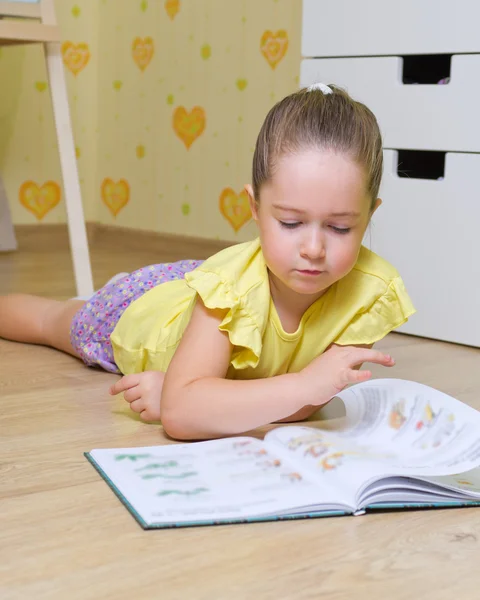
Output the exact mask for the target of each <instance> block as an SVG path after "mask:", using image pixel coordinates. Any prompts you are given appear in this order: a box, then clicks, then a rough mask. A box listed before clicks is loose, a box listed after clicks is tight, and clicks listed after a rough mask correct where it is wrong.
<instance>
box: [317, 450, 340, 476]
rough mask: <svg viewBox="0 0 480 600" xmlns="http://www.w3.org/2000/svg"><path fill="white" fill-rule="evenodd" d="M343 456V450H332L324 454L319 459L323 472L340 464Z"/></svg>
mask: <svg viewBox="0 0 480 600" xmlns="http://www.w3.org/2000/svg"><path fill="white" fill-rule="evenodd" d="M344 458H345V452H333V453H332V454H329V455H328V456H325V458H322V460H321V461H320V466H321V467H322V470H323V471H324V472H325V471H333V470H334V469H337V468H338V467H340V466H342V464H343V459H344Z"/></svg>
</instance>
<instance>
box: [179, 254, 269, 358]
mask: <svg viewBox="0 0 480 600" xmlns="http://www.w3.org/2000/svg"><path fill="white" fill-rule="evenodd" d="M227 250H230V249H227ZM224 252H226V251H224ZM217 256H218V255H217ZM225 258H226V259H227V260H225V261H224V265H226V267H225V268H222V264H218V260H216V264H211V263H210V262H208V261H206V262H205V263H204V264H203V265H202V266H200V267H199V268H197V269H195V271H192V272H191V273H187V274H186V275H185V280H186V282H187V285H188V286H189V287H190V288H192V289H193V290H195V291H196V292H197V293H198V295H199V296H200V298H201V299H202V301H203V303H204V304H205V306H206V307H207V308H209V309H216V308H218V309H226V311H227V312H226V314H225V317H224V319H223V321H222V322H221V323H220V325H219V329H220V330H221V331H225V332H226V333H227V334H228V337H229V339H230V343H231V344H232V346H233V351H232V356H231V359H230V363H231V365H232V366H233V367H234V368H235V369H246V368H247V367H256V366H257V365H258V362H259V359H260V354H261V351H262V336H263V332H264V329H265V323H266V319H267V316H268V307H269V291H268V279H266V272H265V274H264V271H265V268H264V263H263V259H262V258H261V257H259V259H258V260H256V259H255V257H254V259H253V260H251V258H252V257H250V258H249V259H248V260H247V261H245V257H243V260H237V258H241V257H238V256H237V255H235V256H233V257H232V256H230V257H229V256H228V254H227V256H226V257H225ZM229 259H230V260H229Z"/></svg>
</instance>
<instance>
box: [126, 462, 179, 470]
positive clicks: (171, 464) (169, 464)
mask: <svg viewBox="0 0 480 600" xmlns="http://www.w3.org/2000/svg"><path fill="white" fill-rule="evenodd" d="M178 464H179V463H178V461H176V460H168V461H167V462H164V463H151V464H149V465H145V466H144V467H140V469H135V472H136V473H139V472H140V471H147V470H150V469H169V468H171V467H178Z"/></svg>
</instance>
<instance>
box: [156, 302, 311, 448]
mask: <svg viewBox="0 0 480 600" xmlns="http://www.w3.org/2000/svg"><path fill="white" fill-rule="evenodd" d="M224 316H225V311H223V310H209V309H206V308H205V306H204V304H203V302H202V300H201V299H200V298H199V299H198V300H197V303H196V305H195V307H194V309H193V313H192V317H191V319H190V323H189V324H188V326H187V328H186V330H185V333H184V334H183V336H182V340H181V342H180V344H179V346H178V348H177V351H176V352H175V355H174V357H173V358H172V361H171V362H170V365H169V367H168V370H167V373H166V375H165V381H164V385H163V391H162V399H161V404H160V416H161V420H162V424H163V427H164V429H165V431H166V432H167V433H168V434H169V435H170V436H172V437H174V438H178V439H206V438H214V437H220V436H224V435H232V434H236V433H243V432H245V431H249V430H251V429H254V428H255V427H258V426H260V425H265V424H267V423H271V422H272V421H276V420H278V419H281V418H283V417H287V416H288V415H291V414H293V413H295V412H296V411H298V410H300V408H302V407H303V406H304V405H305V404H306V403H307V402H305V400H304V399H303V398H302V397H301V394H299V387H298V381H297V379H298V374H293V373H292V374H288V375H280V376H278V377H271V378H269V379H255V380H249V381H237V380H228V379H225V376H226V373H227V370H228V366H229V364H230V357H231V353H232V345H231V344H230V340H229V338H228V334H227V333H224V332H222V331H220V330H219V329H218V326H219V325H220V323H221V322H222V320H223V318H224Z"/></svg>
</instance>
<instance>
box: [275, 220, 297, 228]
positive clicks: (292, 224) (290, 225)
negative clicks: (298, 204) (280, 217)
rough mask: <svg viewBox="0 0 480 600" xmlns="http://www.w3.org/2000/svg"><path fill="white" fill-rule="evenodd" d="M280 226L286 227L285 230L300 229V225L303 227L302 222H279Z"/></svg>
mask: <svg viewBox="0 0 480 600" xmlns="http://www.w3.org/2000/svg"><path fill="white" fill-rule="evenodd" d="M279 223H280V226H281V227H284V228H285V229H295V228H296V227H299V225H301V223H300V221H294V222H291V221H288V222H287V221H279Z"/></svg>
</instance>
